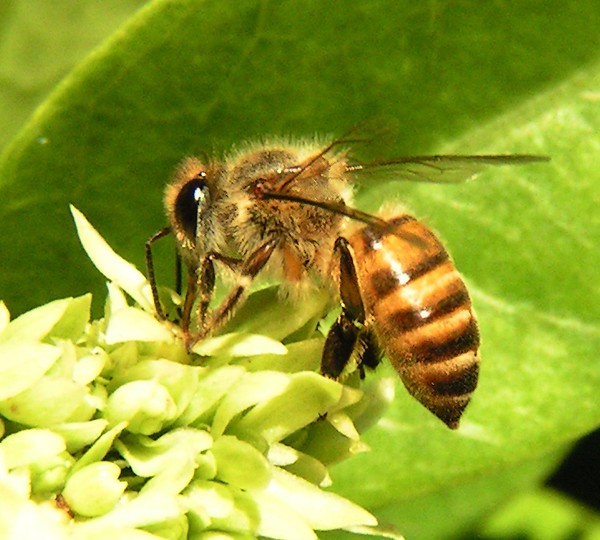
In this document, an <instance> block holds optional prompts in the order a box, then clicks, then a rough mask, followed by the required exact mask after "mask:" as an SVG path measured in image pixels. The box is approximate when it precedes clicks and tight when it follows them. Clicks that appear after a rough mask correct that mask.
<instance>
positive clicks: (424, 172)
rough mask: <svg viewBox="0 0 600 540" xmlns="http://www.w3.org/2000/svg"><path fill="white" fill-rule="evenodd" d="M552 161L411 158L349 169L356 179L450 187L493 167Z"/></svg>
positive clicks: (509, 157) (503, 157) (522, 156)
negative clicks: (371, 178)
mask: <svg viewBox="0 0 600 540" xmlns="http://www.w3.org/2000/svg"><path fill="white" fill-rule="evenodd" d="M549 160H550V158H548V157H546V156H534V155H528V154H508V155H439V156H408V157H402V158H398V159H392V160H389V161H376V162H372V163H357V164H350V165H348V167H347V170H348V172H355V173H357V176H363V175H377V176H378V177H382V178H385V179H393V180H408V181H416V182H434V183H444V184H451V183H457V182H464V181H465V180H469V179H470V178H472V177H474V176H476V175H478V174H479V173H481V172H482V171H484V170H485V169H487V168H488V167H490V166H496V165H527V164H529V163H538V162H543V161H549Z"/></svg>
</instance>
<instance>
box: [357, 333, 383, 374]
mask: <svg viewBox="0 0 600 540" xmlns="http://www.w3.org/2000/svg"><path fill="white" fill-rule="evenodd" d="M382 356H383V353H382V351H381V347H380V346H379V342H378V341H377V337H376V336H375V334H373V332H371V331H369V330H363V331H362V332H361V334H360V359H359V363H358V369H359V372H360V378H361V379H364V378H365V367H367V368H369V369H375V368H376V367H377V366H378V365H379V363H380V362H381V358H382Z"/></svg>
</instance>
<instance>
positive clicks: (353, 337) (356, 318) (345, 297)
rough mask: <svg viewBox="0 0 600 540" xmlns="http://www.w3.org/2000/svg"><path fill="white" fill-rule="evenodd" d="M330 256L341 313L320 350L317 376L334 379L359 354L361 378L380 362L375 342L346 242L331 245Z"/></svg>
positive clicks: (343, 240)
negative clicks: (335, 260)
mask: <svg viewBox="0 0 600 540" xmlns="http://www.w3.org/2000/svg"><path fill="white" fill-rule="evenodd" d="M334 255H336V256H337V258H338V260H339V271H340V275H339V287H340V298H341V300H342V313H341V314H340V316H339V317H338V319H337V320H336V321H335V322H334V323H333V325H332V326H331V329H330V330H329V333H328V334H327V338H326V339H325V345H324V347H323V354H322V356H321V373H322V374H323V375H325V376H327V377H331V378H333V379H337V378H338V377H339V376H340V374H341V373H342V371H343V370H344V368H345V367H346V365H347V364H348V362H349V361H350V358H351V357H352V354H353V353H354V351H358V353H359V366H358V367H359V370H360V374H361V378H363V377H364V367H363V366H367V367H371V368H372V367H375V366H376V365H377V364H378V363H379V360H380V358H381V353H380V349H379V346H378V344H377V340H376V338H375V336H374V335H373V333H372V332H371V331H370V330H369V329H368V328H366V327H365V308H364V304H363V301H362V297H361V294H360V288H359V284H358V276H357V274H356V267H355V265H354V259H353V256H352V250H351V247H350V244H349V243H348V241H347V240H346V239H345V238H343V237H339V238H338V239H337V240H336V242H335V245H334Z"/></svg>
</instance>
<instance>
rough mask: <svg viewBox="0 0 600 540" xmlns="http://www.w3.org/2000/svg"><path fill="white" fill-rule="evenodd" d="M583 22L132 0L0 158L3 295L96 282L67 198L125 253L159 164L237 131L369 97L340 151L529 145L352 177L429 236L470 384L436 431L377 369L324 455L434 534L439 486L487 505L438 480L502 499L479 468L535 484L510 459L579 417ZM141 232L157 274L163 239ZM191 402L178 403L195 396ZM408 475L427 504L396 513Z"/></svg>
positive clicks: (584, 379)
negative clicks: (372, 423)
mask: <svg viewBox="0 0 600 540" xmlns="http://www.w3.org/2000/svg"><path fill="white" fill-rule="evenodd" d="M599 26H600V12H599V10H598V9H597V5H596V4H595V3H594V2H592V1H590V0H587V1H585V0H584V1H583V2H579V3H578V4H577V7H576V9H575V8H573V9H565V4H564V2H558V1H557V0H551V1H550V2H546V3H544V9H543V10H540V9H532V7H531V5H530V4H528V3H513V4H508V3H504V4H502V6H501V9H500V8H499V7H498V5H497V4H496V3H487V4H482V3H479V2H478V3H475V2H472V1H464V2H460V3H449V2H434V3H414V2H409V1H408V0H401V1H400V2H397V1H394V2H393V1H392V0H382V1H380V2H376V3H373V2H366V3H365V2H354V3H347V4H346V5H345V6H344V9H342V10H341V9H339V7H337V6H326V5H324V4H323V3H322V2H317V1H316V0H310V1H308V2H304V3H302V6H301V7H300V6H299V4H298V3H292V2H280V3H257V2H251V1H250V0H242V1H235V2H234V1H233V0H224V1H221V2H203V1H199V0H198V1H194V0H185V1H184V0H179V1H176V0H169V1H166V0H158V1H155V2H152V3H151V4H149V5H148V7H147V8H146V9H144V10H143V11H142V12H140V14H139V15H138V16H137V17H136V18H135V19H134V20H132V21H131V22H130V23H129V24H128V25H127V26H126V27H124V28H123V29H122V31H121V32H120V33H119V34H117V35H116V36H115V37H114V38H113V39H112V40H111V41H109V42H107V43H106V44H105V45H104V46H103V47H102V48H101V49H100V50H98V51H97V52H96V53H95V54H94V55H93V56H92V57H90V58H89V60H88V61H87V62H86V63H84V64H83V65H81V66H80V67H79V68H78V69H77V70H76V71H75V72H74V73H72V75H71V76H70V77H69V78H68V79H67V80H66V81H65V82H64V84H62V85H61V87H60V88H59V89H58V90H57V91H56V92H55V93H54V94H53V95H52V96H51V98H50V99H49V100H48V101H47V102H46V103H45V104H44V105H43V106H42V107H41V108H40V109H39V110H38V112H37V114H36V115H35V116H34V117H33V118H32V119H31V121H30V122H29V123H28V125H27V126H26V127H25V128H24V130H23V131H22V132H21V133H20V134H19V136H18V137H17V138H16V139H15V140H14V141H13V142H12V144H10V145H9V146H8V147H7V148H6V150H5V152H4V153H3V154H2V156H1V157H0V198H1V199H2V200H3V201H5V204H3V205H2V207H1V208H0V219H1V221H2V223H3V225H4V228H5V230H7V231H19V235H18V242H17V241H16V236H15V234H14V233H11V234H5V235H2V237H1V238H0V252H1V253H2V254H3V272H2V275H1V276H0V290H1V291H2V295H3V297H4V298H5V299H6V300H7V305H8V307H9V309H10V310H11V311H12V312H13V313H19V312H22V311H23V310H24V309H26V308H27V307H31V306H32V305H36V304H39V303H41V302H42V301H45V300H47V299H49V298H55V297H60V296H66V295H74V294H79V293H83V292H87V291H88V290H91V289H94V290H95V291H100V290H101V288H102V286H103V284H102V280H101V279H98V277H97V276H96V275H95V274H93V272H91V271H90V266H89V265H88V264H87V263H85V262H82V260H83V258H82V257H81V253H80V252H78V251H77V250H78V248H77V245H76V242H75V241H74V240H73V239H71V235H70V234H69V231H70V222H69V217H68V213H67V204H68V203H69V202H73V203H74V204H77V206H78V207H80V208H82V209H83V210H84V211H85V212H86V214H88V215H89V217H90V218H91V219H92V221H93V222H94V223H95V224H97V225H98V228H99V229H100V230H102V231H103V233H104V234H105V235H106V237H107V238H108V239H109V240H110V241H111V242H114V243H115V244H116V245H117V251H118V252H119V253H122V254H124V255H125V256H126V258H128V259H129V258H132V259H133V260H135V262H136V265H137V266H138V267H141V265H142V263H143V242H144V241H145V239H146V238H147V237H148V236H150V234H152V232H154V231H155V230H157V229H158V228H160V227H161V226H163V224H164V219H163V217H162V210H161V203H160V200H161V196H162V195H161V194H162V186H163V184H164V181H165V180H166V179H167V178H168V175H169V174H170V171H171V170H172V169H173V167H174V165H175V164H176V163H177V162H178V161H179V160H180V159H181V158H182V157H183V156H185V155H187V154H190V153H200V154H201V153H202V152H206V153H208V154H209V155H210V154H211V153H212V152H213V150H215V151H216V152H221V151H225V150H227V149H228V148H229V147H230V146H231V145H232V144H236V143H238V142H239V141H241V140H243V139H246V138H258V137H262V136H264V135H266V134H269V133H271V134H276V135H280V134H283V135H285V134H288V133H289V134H292V135H294V136H302V135H307V134H308V135H311V134H312V133H314V132H319V133H324V134H328V133H332V134H333V135H339V134H342V133H344V132H345V131H346V130H347V129H348V128H349V127H351V126H353V125H355V124H358V123H360V122H361V121H364V120H370V119H372V118H383V122H384V123H392V124H396V125H397V126H398V128H399V129H398V132H397V135H395V136H393V137H389V138H388V140H386V141H384V143H385V146H386V147H385V148H384V147H380V146H377V145H374V149H368V148H365V149H359V152H362V153H364V155H365V156H369V153H370V155H374V154H379V155H382V156H383V157H390V156H394V155H401V154H418V153H424V152H440V151H452V152H477V153H487V152H494V153H498V152H515V151H519V152H528V153H539V154H544V155H549V156H550V157H551V158H552V162H551V163H550V164H540V165H535V166H533V165H532V166H528V167H514V168H500V169H499V170H497V171H490V172H487V173H485V174H483V175H481V176H480V177H479V179H478V180H476V181H474V182H470V183H467V184H465V185H453V186H441V185H440V186H438V185H425V184H423V185H415V184H411V185H406V184H398V185H396V184H393V183H392V184H390V183H386V184H385V185H383V184H377V183H376V182H372V183H370V184H367V185H365V188H364V189H363V190H361V191H360V192H359V193H358V195H357V201H358V204H359V206H360V207H361V208H364V209H365V210H369V211H371V210H376V209H377V207H378V206H379V204H380V203H381V202H383V201H393V200H396V199H401V200H399V202H401V203H402V204H406V205H407V206H408V207H409V208H410V209H411V211H412V212H413V213H414V214H415V215H417V216H418V217H419V218H421V219H424V220H425V221H426V223H428V224H429V225H431V226H432V227H433V228H434V229H435V230H436V231H438V232H439V233H440V236H441V237H442V238H443V239H444V241H445V243H446V244H447V246H448V248H449V250H450V252H451V253H452V255H453V257H454V259H455V261H456V263H457V266H458V268H459V269H460V270H461V271H462V272H463V273H464V275H465V277H466V279H467V282H468V284H469V286H470V289H471V291H472V293H473V300H474V304H475V308H476V311H477V313H478V317H479V321H480V325H481V333H482V343H483V345H482V358H483V363H482V371H481V381H480V385H479V388H478V390H477V392H476V394H475V396H474V399H473V402H472V404H471V405H470V406H469V408H468V409H467V412H466V414H465V418H464V420H463V422H462V427H461V429H460V430H459V431H458V432H456V433H450V432H448V431H447V430H446V429H445V428H444V426H442V425H441V424H440V423H439V422H438V421H437V420H436V419H435V418H432V417H431V415H430V414H429V413H428V412H427V411H424V410H422V408H421V407H420V406H419V405H418V404H417V403H415V402H414V400H412V399H411V398H409V397H408V396H407V394H406V393H405V392H404V390H403V389H402V388H401V386H400V385H399V384H398V387H397V389H396V390H397V391H396V398H395V401H394V404H393V406H392V408H391V410H390V412H389V414H388V416H387V418H386V419H385V421H384V422H382V423H380V424H379V425H378V426H377V427H376V428H374V429H372V430H371V431H370V432H369V433H368V435H367V437H366V442H367V443H368V444H369V445H370V446H371V447H372V449H373V450H372V452H370V453H365V454H362V455H360V456H358V457H357V458H356V459H355V460H352V461H351V462H348V463H345V464H341V465H339V466H338V467H337V468H336V469H335V470H334V474H333V480H334V486H336V489H339V490H341V491H342V492H343V493H344V494H345V495H347V496H349V497H350V498H352V499H353V500H355V501H357V502H361V503H364V504H367V505H368V507H369V508H370V509H371V510H373V511H374V512H376V513H377V511H378V510H380V511H381V513H382V514H385V516H386V517H391V519H392V520H394V519H395V520H400V519H401V520H402V521H398V522H397V523H396V524H397V525H398V527H399V528H400V530H404V529H403V527H402V525H403V523H404V524H406V523H418V522H419V520H420V519H421V520H422V519H423V518H422V516H423V515H428V516H429V515H431V516H434V517H432V522H431V523H430V525H431V526H432V529H431V530H433V531H434V532H432V533H431V536H430V537H433V538H436V537H437V538H439V535H437V536H436V533H435V525H436V524H437V525H439V526H440V527H441V526H442V525H446V522H447V521H448V520H447V516H445V515H442V514H441V513H440V514H439V515H438V513H435V512H431V513H430V510H431V508H432V506H433V507H436V505H437V506H439V505H440V501H446V502H448V501H451V502H452V503H453V504H454V503H455V504H458V503H459V502H464V504H465V505H468V506H469V509H470V513H469V516H470V518H474V516H475V515H476V514H477V513H478V512H483V511H485V510H487V509H489V508H490V507H492V506H493V505H492V504H491V501H490V499H486V500H485V501H484V500H483V498H482V497H481V496H480V492H479V491H478V490H475V489H473V490H472V491H470V492H469V491H468V490H467V491H465V492H462V491H458V492H457V491H456V490H455V488H456V486H467V485H470V484H469V483H470V482H473V480H474V479H476V478H477V479H481V478H484V479H485V478H489V482H487V483H486V482H484V484H485V486H486V489H485V490H482V491H484V492H485V493H487V494H488V495H489V497H490V498H493V497H496V499H497V500H500V499H502V498H505V497H507V496H508V494H510V493H511V491H512V490H511V489H510V488H506V489H497V486H498V478H497V477H495V476H494V473H497V472H498V471H503V472H504V473H505V475H506V476H507V477H510V478H511V480H512V481H513V482H514V486H516V487H523V484H522V483H520V482H519V479H521V478H525V479H526V480H527V481H528V482H534V481H535V480H536V479H539V478H541V477H542V476H543V475H544V474H546V472H547V471H548V470H549V467H550V466H551V464H550V463H548V464H546V466H545V467H540V468H539V469H536V470H535V471H534V472H531V474H525V473H524V472H523V471H522V469H521V468H520V467H522V468H523V469H527V465H528V464H531V463H535V462H536V460H538V459H540V458H541V457H543V456H545V455H548V454H553V453H554V452H556V451H557V450H558V449H561V448H563V446H564V444H566V443H569V442H570V441H573V440H575V439H576V438H577V437H580V436H581V435H583V434H584V433H586V432H588V431H590V430H592V429H594V427H596V426H598V425H599V424H600V400H598V398H597V394H598V388H599V387H600V364H599V363H598V351H599V350H600V328H599V326H598V320H600V301H599V300H600V298H599V296H600V292H599V290H598V286H597V284H598V283H599V282H600V265H598V246H599V245H600V221H599V220H598V217H597V216H598V206H599V203H600V191H599V190H600V169H599V168H598V166H597V156H598V148H599V147H600V130H599V129H598V128H599V126H600V109H599V108H598V106H597V105H598V91H597V88H598V86H599V85H600V61H599V58H598V53H597V51H598V50H599V46H600V34H599V33H598V31H597V29H598V27H599ZM233 36H234V37H235V39H234V37H233ZM182 51H185V54H183V53H182ZM164 243H165V244H167V246H168V241H166V240H165V241H164ZM157 248H158V249H157V251H158V259H159V264H158V267H157V270H158V276H159V281H160V282H161V283H162V282H164V281H165V276H168V275H170V274H169V273H168V271H167V268H168V261H167V262H162V263H160V260H161V259H163V258H164V259H168V258H169V254H170V252H169V249H168V247H165V248H163V249H162V250H161V249H160V247H159V246H157ZM161 255H162V256H161ZM32 283H34V284H39V283H43V284H44V287H39V286H36V287H32V286H31V284H32ZM252 333H256V331H253V332H252ZM379 372H380V374H382V375H385V376H393V375H394V374H393V373H392V370H391V368H389V366H388V367H382V368H381V369H380V370H379ZM199 399H200V398H199ZM197 405H198V407H197V411H192V412H190V415H192V416H194V414H196V412H197V413H198V414H201V410H202V409H203V407H204V406H210V405H209V404H208V402H206V403H205V402H203V401H202V402H200V401H199V402H198V403H197ZM229 419H230V418H229ZM229 419H228V421H229ZM510 472H514V473H515V474H514V476H511V475H509V473H510ZM519 472H520V473H521V474H518V473H519ZM465 493H467V495H466V496H467V497H468V498H467V499H466V500H465V499H461V497H465ZM426 496H431V499H429V500H430V501H433V502H431V503H430V504H431V505H432V506H430V505H428V504H425V503H423V505H420V506H419V505H416V504H415V506H413V508H416V510H415V512H414V513H412V514H411V513H405V514H403V515H402V518H400V517H397V516H400V513H399V512H398V510H399V509H401V508H405V507H409V506H410V505H408V504H407V501H416V500H419V501H421V500H423V499H421V497H423V498H426ZM445 496H447V499H445V498H444V497H445ZM484 502H485V504H484ZM463 524H464V523H463V522H462V521H461V520H460V519H456V520H454V521H453V523H451V524H450V525H452V526H454V527H456V529H458V528H460V527H461V526H462V525H463ZM444 530H445V532H446V533H447V534H451V533H452V530H449V529H448V527H446V528H445V529H444Z"/></svg>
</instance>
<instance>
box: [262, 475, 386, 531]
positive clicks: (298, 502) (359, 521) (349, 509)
mask: <svg viewBox="0 0 600 540" xmlns="http://www.w3.org/2000/svg"><path fill="white" fill-rule="evenodd" d="M267 493H269V495H272V496H273V497H275V498H277V499H279V500H281V501H283V502H285V503H286V504H287V505H288V506H289V507H290V508H293V509H294V511H295V512H297V513H298V514H299V515H301V516H302V518H303V519H304V520H305V521H306V523H307V524H309V526H310V527H312V528H313V529H316V530H331V529H339V528H345V527H352V526H355V525H370V526H375V525H377V520H376V519H375V517H374V516H373V515H371V514H370V513H369V512H367V511H366V510H364V509H363V508H361V507H360V506H358V505H356V504H354V503H351V502H350V501H348V500H347V499H344V498H343V497H340V496H339V495H336V494H335V493H331V492H327V491H323V490H321V489H319V488H318V487H316V486H315V485H314V484H311V483H310V482H307V481H306V480H303V479H301V478H298V477H297V476H295V475H293V474H290V473H288V472H286V471H284V470H283V469H279V468H275V469H274V471H273V480H272V481H271V483H270V484H269V487H268V488H267Z"/></svg>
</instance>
